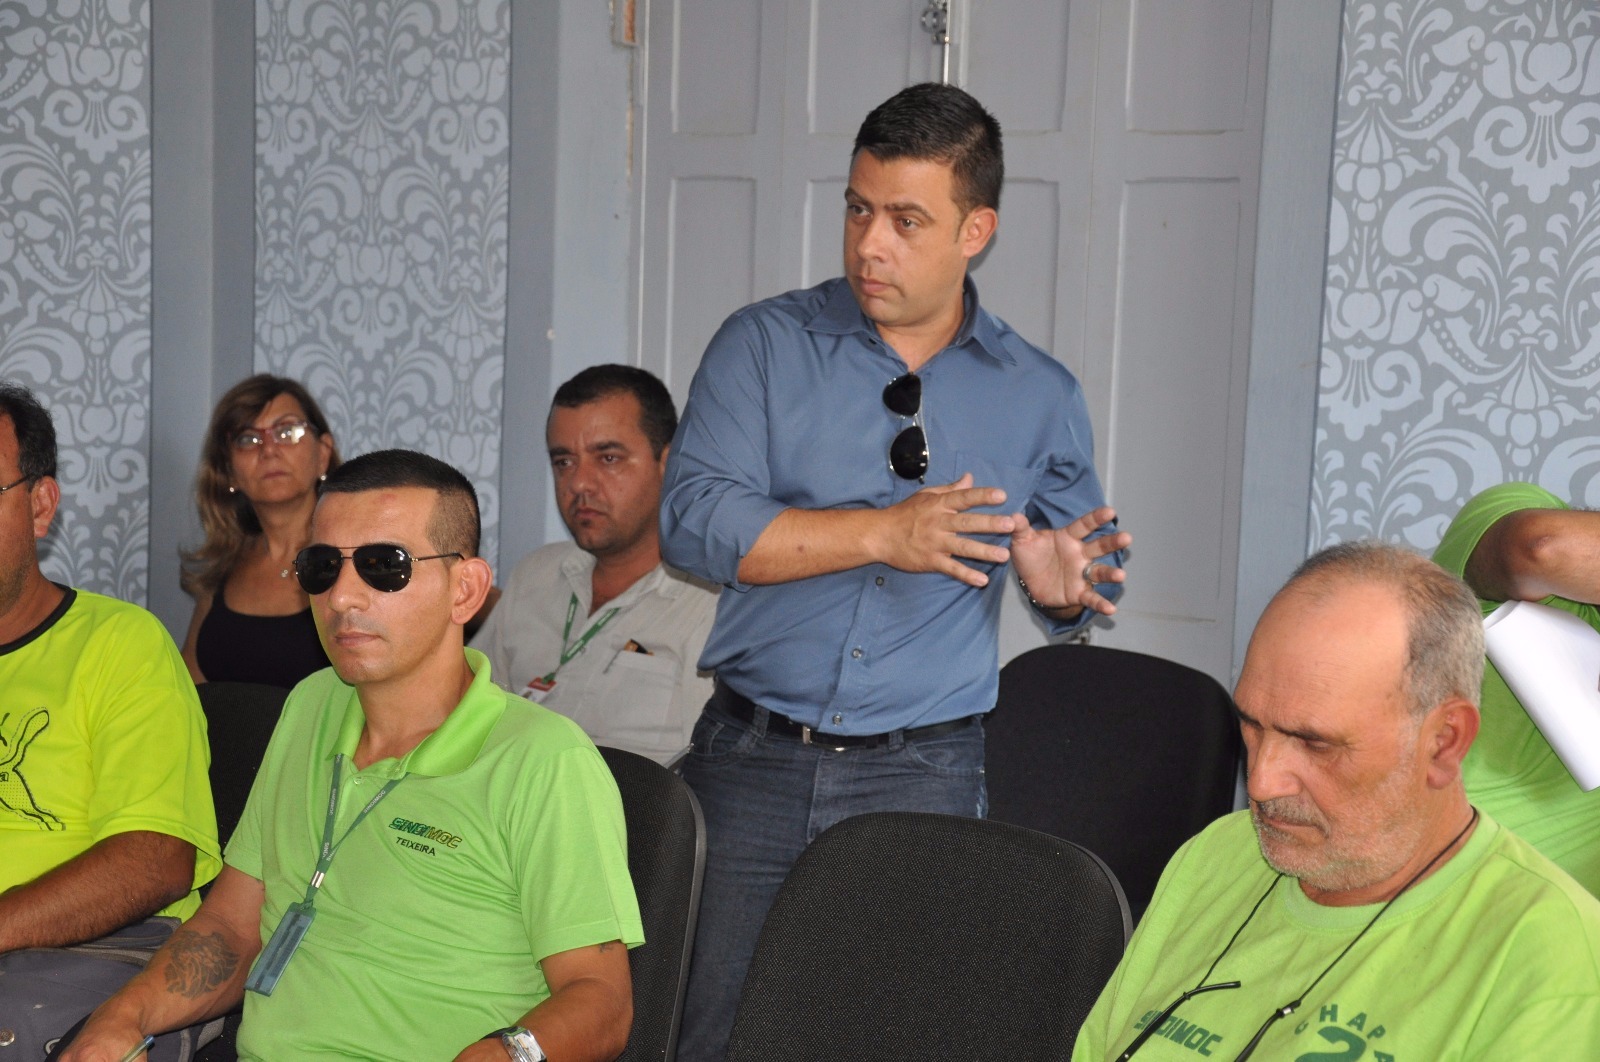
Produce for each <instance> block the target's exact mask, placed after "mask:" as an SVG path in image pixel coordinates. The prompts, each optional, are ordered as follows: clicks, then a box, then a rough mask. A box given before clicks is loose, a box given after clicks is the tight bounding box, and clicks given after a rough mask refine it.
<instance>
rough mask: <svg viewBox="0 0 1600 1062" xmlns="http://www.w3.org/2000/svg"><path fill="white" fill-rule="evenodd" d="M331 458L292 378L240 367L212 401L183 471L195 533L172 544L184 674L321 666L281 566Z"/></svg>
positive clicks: (305, 671) (329, 445)
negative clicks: (181, 604)
mask: <svg viewBox="0 0 1600 1062" xmlns="http://www.w3.org/2000/svg"><path fill="white" fill-rule="evenodd" d="M338 466H339V450H338V447H337V446H335V445H334V441H333V435H332V434H331V433H330V432H329V431H328V421H327V418H326V417H324V416H323V415H322V410H321V409H320V408H318V406H317V403H316V401H315V400H314V399H313V398H312V397H311V395H310V394H309V393H308V392H307V391H306V389H305V388H304V387H302V386H301V385H300V384H299V383H297V382H296V381H294V380H289V379H285V378H284V377H281V376H269V375H266V374H264V373H263V374H261V375H257V376H252V377H250V378H249V379H247V380H244V381H243V382H241V383H239V384H236V385H235V386H234V387H233V388H232V389H231V390H230V391H228V393H227V394H225V395H223V396H222V399H221V401H219V402H218V403H217V408H216V409H215V410H214V411H213V412H212V414H211V426H210V427H209V428H208V429H207V430H206V441H205V447H204V449H203V450H202V452H201V456H200V471H199V473H198V474H197V475H196V476H195V498H196V501H197V502H198V504H199V507H200V524H201V527H202V528H203V529H204V531H205V536H206V537H205V541H204V542H203V543H201V545H200V547H199V548H198V549H195V550H191V551H188V552H186V553H184V555H183V562H184V564H183V567H184V571H183V588H184V590H186V591H187V592H188V593H189V594H190V596H192V597H193V598H194V602H195V604H194V618H193V619H191V620H190V621H189V633H188V635H187V637H185V638H184V643H183V659H184V660H185V662H187V663H188V665H189V672H190V674H191V675H193V676H194V680H195V682H197V683H200V682H205V681H207V680H210V681H213V682H259V683H264V684H266V685H269V686H282V687H285V688H288V687H291V686H293V685H294V684H295V683H297V682H299V681H300V680H301V679H302V678H305V677H306V676H307V675H309V674H310V673H311V672H313V671H316V670H318V669H320V668H324V667H327V666H328V658H327V656H326V655H325V654H324V653H323V651H322V643H321V642H320V641H319V640H318V638H317V628H316V625H315V624H314V623H313V622H312V619H311V607H310V602H309V601H308V599H307V598H306V595H305V592H304V591H303V590H302V589H301V588H300V584H299V583H298V582H297V581H296V580H295V579H294V578H293V576H294V558H295V554H296V553H298V552H299V551H300V550H301V549H302V548H303V547H304V546H305V545H306V544H307V543H308V542H310V541H311V511H312V509H314V508H315V507H316V504H317V485H318V483H320V482H321V481H322V480H323V479H325V478H326V477H327V474H328V473H329V472H330V471H332V470H333V469H335V468H337V467H338Z"/></svg>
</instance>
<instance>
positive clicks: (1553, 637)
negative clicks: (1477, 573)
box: [1483, 601, 1600, 792]
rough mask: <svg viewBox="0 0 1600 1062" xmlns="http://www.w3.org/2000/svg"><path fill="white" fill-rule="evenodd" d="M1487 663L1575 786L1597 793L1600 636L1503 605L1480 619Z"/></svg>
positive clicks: (1534, 610)
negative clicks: (1540, 734)
mask: <svg viewBox="0 0 1600 1062" xmlns="http://www.w3.org/2000/svg"><path fill="white" fill-rule="evenodd" d="M1483 638H1484V643H1485V645H1486V647H1487V649H1488V652H1489V659H1490V660H1492V661H1493V662H1494V666H1495V667H1496V668H1497V669H1498V670H1499V671H1500V676H1501V677H1502V678H1504V679H1505V680H1506V685H1507V686H1509V687H1511V692H1512V693H1514V694H1516V695H1517V700H1519V701H1521V702H1522V707H1523V708H1525V709H1527V712H1528V716H1529V717H1530V718H1531V719H1532V720H1533V722H1534V725H1535V726H1537V727H1538V728H1539V730H1540V732H1541V733H1543V734H1544V736H1545V740H1546V741H1548V742H1550V747H1551V748H1553V749H1555V751H1556V755H1557V756H1559V757H1561V762H1562V763H1563V764H1565V765H1566V768H1567V770H1568V771H1569V772H1570V773H1571V774H1572V777H1573V778H1574V779H1576V780H1577V782H1578V785H1579V786H1580V787H1581V788H1582V789H1583V790H1584V791H1586V792H1587V791H1588V790H1591V789H1594V788H1596V787H1597V786H1600V632H1597V631H1596V630H1595V629H1594V628H1593V627H1590V626H1589V625H1588V624H1587V623H1585V622H1584V621H1583V620H1581V619H1579V618H1578V617H1577V616H1574V615H1573V614H1572V613H1570V612H1563V611H1561V610H1560V609H1558V608H1551V607H1550V606H1549V605H1541V604H1539V603H1538V602H1535V601H1507V602H1506V603H1505V604H1503V605H1501V606H1500V607H1499V608H1497V609H1495V610H1494V611H1493V612H1491V613H1490V614H1489V615H1487V616H1485V617H1484V619H1483Z"/></svg>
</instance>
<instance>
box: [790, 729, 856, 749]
mask: <svg viewBox="0 0 1600 1062" xmlns="http://www.w3.org/2000/svg"><path fill="white" fill-rule="evenodd" d="M813 736H815V737H816V738H818V739H820V740H815V741H814V740H812V738H813ZM827 737H828V735H827V734H818V733H817V732H816V731H815V730H812V729H811V728H810V727H809V726H806V725H805V724H804V723H801V724H800V744H802V745H816V746H818V747H820V748H825V749H827V750H828V751H829V752H843V751H844V750H845V749H846V748H848V746H846V745H829V744H828V743H827Z"/></svg>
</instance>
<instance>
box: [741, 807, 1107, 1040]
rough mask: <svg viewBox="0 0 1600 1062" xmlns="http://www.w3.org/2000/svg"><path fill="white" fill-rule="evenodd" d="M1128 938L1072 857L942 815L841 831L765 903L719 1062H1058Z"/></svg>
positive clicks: (1064, 850)
mask: <svg viewBox="0 0 1600 1062" xmlns="http://www.w3.org/2000/svg"><path fill="white" fill-rule="evenodd" d="M1128 932H1129V918H1128V907H1127V904H1126V902H1125V901H1124V900H1123V898H1122V891H1121V889H1120V888H1119V887H1118V885H1117V881H1116V878H1115V876H1114V875H1113V874H1112V873H1111V872H1110V870H1108V869H1107V868H1106V865H1105V864H1104V863H1102V862H1101V861H1100V860H1099V859H1097V858H1096V857H1095V856H1094V855H1093V854H1092V853H1090V852H1088V851H1085V850H1084V849H1082V848H1080V847H1078V846H1077V845H1075V844H1072V843H1070V842H1067V841H1063V840H1060V839H1058V838H1055V837H1049V836H1046V835H1044V834H1042V833H1037V832H1035V831H1033V830H1025V829H1023V828H1021V827H1019V826H1012V825H1009V824H1006V823H1000V822H991V821H984V820H982V819H969V818H962V817H959V816H954V815H934V814H928V813H920V812H874V813H871V814H866V815H858V816H856V817H854V818H850V819H845V820H844V821H843V822H840V823H839V824H837V825H835V826H833V827H831V828H830V829H828V830H826V831H825V832H824V833H823V834H822V835H821V836H819V837H818V838H817V839H816V840H815V841H813V842H812V843H811V846H810V847H809V848H807V849H806V851H805V852H804V853H802V854H801V856H800V859H799V861H798V862H796V863H795V865H794V868H793V870H791V871H790V872H789V876H788V877H787V878H786V879H785V880H784V883H783V887H782V889H781V890H779V893H778V897H777V899H776V901H774V903H773V906H772V910H771V912H770V913H769V914H768V915H767V920H766V923H765V924H764V925H763V926H762V929H761V938H760V941H759V943H758V944H757V946H756V953H755V958H754V959H753V960H752V962H751V965H750V972H749V975H748V976H747V977H746V979H745V984H744V991H743V993H742V995H741V996H740V1000H739V1011H738V1015H737V1017H736V1018H735V1020H734V1028H733V1036H732V1040H731V1042H730V1046H729V1053H728V1059H729V1062H814V1060H816V1059H819V1058H835V1059H872V1060H874V1062H898V1060H902V1059H903V1060H906V1062H913V1060H915V1062H926V1060H927V1059H932V1058H950V1059H957V1058H959V1059H962V1060H963V1062H970V1060H980V1062H981V1060H990V1059H992V1060H994V1062H1032V1060H1035V1059H1037V1060H1041V1062H1043V1060H1046V1059H1050V1060H1055V1059H1066V1058H1067V1057H1068V1056H1070V1055H1071V1053H1072V1043H1073V1040H1074V1039H1075V1038H1076V1037H1077V1034H1078V1027H1079V1025H1081V1024H1082V1023H1083V1019H1084V1017H1085V1016H1086V1015H1087V1014H1088V1013H1089V1008H1090V1007H1091V1006H1093V1004H1094V1001H1095V999H1096V998H1097V997H1098V996H1099V993H1100V990H1101V988H1102V987H1104V985H1105V983H1106V981H1107V980H1108V979H1109V978H1110V976H1111V973H1112V971H1113V970H1114V969H1115V968H1116V965H1117V960H1118V959H1119V958H1120V957H1121V955H1122V949H1123V947H1124V945H1125V944H1126V942H1127V938H1128Z"/></svg>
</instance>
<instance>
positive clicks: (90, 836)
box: [0, 589, 222, 918]
mask: <svg viewBox="0 0 1600 1062" xmlns="http://www.w3.org/2000/svg"><path fill="white" fill-rule="evenodd" d="M209 763H210V751H209V748H208V746H207V744H206V728H205V716H204V715H203V714H202V713H201V711H200V701H199V698H198V697H196V695H195V691H194V683H193V682H191V681H190V679H189V673H188V671H187V670H186V669H185V668H184V665H183V659H182V658H181V657H180V656H179V655H178V649H177V646H175V645H173V644H172V638H171V637H170V636H169V635H168V634H167V632H166V629H165V628H163V627H162V626H161V624H160V622H158V621H157V620H156V618H155V617H154V616H152V615H150V613H148V612H146V611H145V610H144V609H142V608H139V607H137V606H135V605H130V604H127V603H126V602H123V601H117V600H115V599H114V598H109V597H102V596H101V595H99V594H91V593H87V592H85V591H81V590H71V589H69V590H67V592H66V597H65V598H63V599H62V602H61V604H60V605H59V606H57V608H56V609H55V610H54V611H53V612H52V613H51V614H50V615H49V616H47V617H46V618H45V620H44V622H42V623H41V624H39V626H38V627H36V628H34V629H33V630H32V631H30V632H29V633H28V634H26V635H24V636H23V637H21V638H19V639H17V640H16V641H14V642H11V643H9V644H7V645H0V853H4V856H5V858H4V859H0V891H4V890H5V889H8V888H11V887H12V886H15V885H20V884H23V883H24V882H28V881H32V880H33V879H34V878H37V877H38V876H39V875H41V874H43V873H45V872H46V871H48V870H52V869H54V868H55V867H58V866H60V865H61V864H63V863H65V862H67V861H68V860H70V859H73V858H76V857H77V856H79V855H81V854H82V853H83V852H85V851H86V850H88V849H89V848H90V847H91V846H92V845H94V844H95V843H96V842H98V841H101V840H103V839H105V838H107V837H111V836H113V835H115V834H119V833H127V832H129V831H132V830H150V831H153V832H156V833H164V834H168V835H170V836H173V837H178V838H181V839H183V840H185V841H188V842H189V843H190V844H192V845H194V847H195V861H194V883H195V886H196V887H198V886H200V885H203V884H205V883H206V882H208V881H210V880H211V879H212V878H214V877H216V876H217V871H218V870H220V869H221V866H222V863H221V858H220V849H219V848H218V845H217V820H216V813H215V812H214V811H213V809H212V806H211V783H210V781H209V779H208V778H207V776H206V768H207V765H208V764H209ZM199 906H200V900H199V897H198V896H197V895H196V894H195V893H193V892H191V893H190V894H189V895H188V896H186V897H184V898H183V899H181V900H179V901H177V902H176V903H173V904H170V905H168V906H167V907H165V908H163V909H162V910H161V911H160V912H159V913H160V914H163V915H172V916H174V917H178V918H187V917H188V916H189V915H191V914H193V913H194V912H195V909H196V908H198V907H199Z"/></svg>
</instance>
